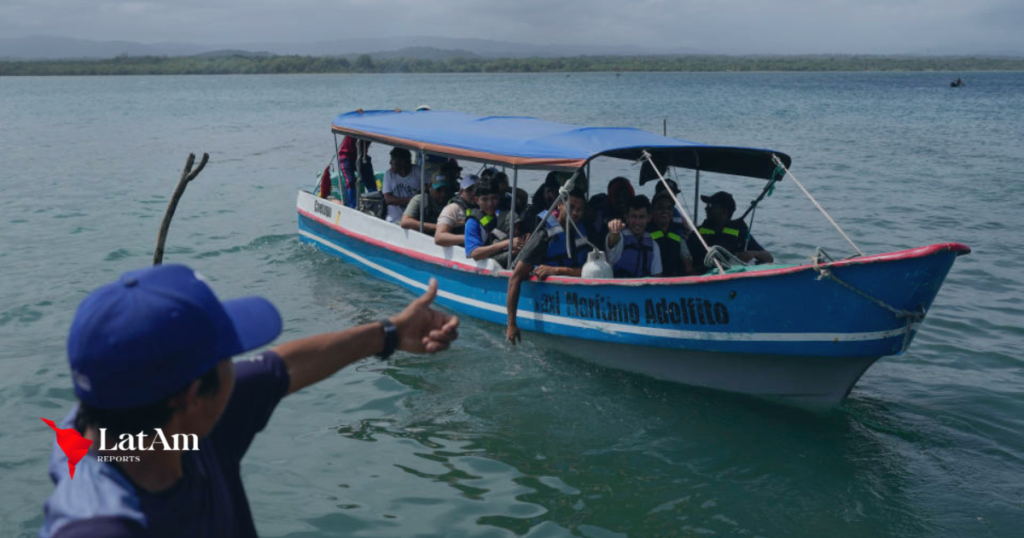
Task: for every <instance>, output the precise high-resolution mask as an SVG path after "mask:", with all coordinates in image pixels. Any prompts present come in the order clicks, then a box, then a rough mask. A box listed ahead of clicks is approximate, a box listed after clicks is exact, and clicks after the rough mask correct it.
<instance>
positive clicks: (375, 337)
mask: <svg viewBox="0 0 1024 538" xmlns="http://www.w3.org/2000/svg"><path fill="white" fill-rule="evenodd" d="M436 294H437V282H436V281H434V280H432V281H431V283H430V286H429V287H428V289H427V292H426V293H425V294H424V295H423V296H421V297H420V298H418V299H416V300H414V301H412V303H410V304H409V306H408V307H406V309H405V310H403V311H402V312H401V313H399V314H398V315H396V316H393V317H391V318H388V319H385V320H381V321H379V322H376V323H370V324H366V325H361V326H358V327H354V328H351V329H347V330H343V331H338V332H333V333H327V334H320V335H316V336H310V337H306V338H301V339H298V340H293V341H291V342H286V343H283V344H280V345H278V346H275V347H273V348H271V349H267V350H265V351H262V352H258V353H255V354H252V355H250V356H249V357H248V358H247V360H244V361H240V362H238V363H233V362H232V357H236V356H238V355H241V354H244V353H247V352H251V351H253V350H255V349H257V348H260V347H262V346H265V345H267V344H269V343H270V342H272V341H273V340H274V339H276V338H277V337H278V335H280V333H281V316H280V315H279V314H278V312H277V309H276V308H274V306H273V305H272V304H271V303H270V302H269V301H267V300H266V299H263V298H260V297H245V298H241V299H233V300H227V301H221V300H219V299H218V298H217V297H216V296H215V295H214V293H213V291H212V290H211V289H210V287H209V286H208V285H207V283H206V281H205V280H204V279H203V277H202V276H200V275H199V274H198V273H196V272H195V271H193V270H192V269H189V268H188V267H185V266H183V265H161V266H157V267H153V268H148V269H143V270H139V271H133V272H129V273H125V274H124V275H122V276H121V278H120V279H118V280H117V281H116V282H113V283H110V284H107V285H105V286H102V287H100V288H99V289H97V290H95V291H93V292H92V293H90V294H89V296H88V297H86V298H85V300H84V301H82V303H81V305H80V306H79V307H78V311H77V312H76V314H75V317H74V321H73V322H72V324H71V330H70V334H69V337H68V361H69V363H70V367H71V382H72V384H73V386H74V391H75V395H76V396H77V397H78V400H79V403H78V404H77V405H75V407H74V408H73V409H72V410H71V412H70V414H68V416H67V417H65V418H64V420H63V421H62V422H61V424H60V428H59V429H57V428H55V429H57V431H58V440H61V439H67V437H68V436H69V435H70V436H73V437H74V438H75V439H76V441H77V444H81V443H82V442H83V441H80V440H79V439H80V438H84V439H85V440H87V441H91V446H90V447H89V450H88V452H87V453H85V455H84V456H81V455H80V454H79V455H78V456H79V457H80V458H81V459H79V460H78V461H73V460H69V459H68V457H67V455H66V454H64V452H63V449H62V448H61V446H59V445H58V443H54V447H53V451H52V455H51V458H50V476H51V478H52V479H53V481H54V483H55V484H56V487H55V489H54V492H53V494H52V495H51V496H50V497H49V498H48V499H47V501H46V504H45V507H44V513H45V519H44V522H43V526H42V528H41V529H40V532H39V535H40V536H41V537H42V538H74V537H86V536H88V537H96V536H103V537H128V536H131V537H138V536H161V537H162V536H166V537H174V536H190V537H200V536H209V537H214V536H217V537H255V536H256V529H255V526H254V524H253V520H252V515H251V513H250V510H249V503H248V500H247V499H246V496H245V490H244V488H243V486H242V480H241V474H240V460H241V459H242V457H243V456H244V455H245V453H246V451H247V450H248V448H249V445H250V443H251V442H252V440H253V437H254V436H255V435H256V433H258V432H259V431H261V430H262V429H263V428H264V427H265V426H266V424H267V421H268V420H269V419H270V415H271V414H272V413H273V411H274V408H275V407H276V406H277V403H278V402H279V401H280V400H281V398H283V397H284V396H286V395H288V394H291V393H293V392H296V391H298V390H300V389H302V388H303V387H306V386H309V385H312V384H313V383H316V382H318V381H320V380H323V379H325V378H327V377H329V376H331V375H333V374H334V373H335V372H337V371H338V370H341V369H342V368H344V367H345V366H348V365H349V364H352V363H353V362H355V361H357V360H359V359H361V358H363V357H366V356H369V355H373V354H375V353H376V354H378V355H379V356H380V357H381V358H387V357H388V356H390V355H391V353H393V352H394V351H395V350H396V349H400V350H403V351H409V352H417V353H423V352H428V353H433V352H437V351H441V350H443V349H446V348H447V347H448V346H449V344H450V343H451V342H452V341H454V340H455V339H456V338H457V337H458V332H457V328H458V323H459V321H458V318H456V317H453V316H448V315H445V314H442V313H440V312H437V311H434V310H432V309H431V308H430V303H431V302H432V301H433V299H434V297H435V295H436ZM69 467H70V469H69Z"/></svg>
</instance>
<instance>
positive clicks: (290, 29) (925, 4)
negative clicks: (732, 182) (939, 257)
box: [0, 0, 1024, 54]
mask: <svg viewBox="0 0 1024 538" xmlns="http://www.w3.org/2000/svg"><path fill="white" fill-rule="evenodd" d="M39 34H43V35H55V36H63V37H71V38H80V39H95V40H128V41H139V42H143V43H157V42H189V43H204V44H205V43H209V44H231V43H240V42H311V41H327V40H334V39H344V38H365V37H392V36H445V37H459V38H482V39H493V40H500V41H514V42H527V43H535V44H547V43H561V44H573V43H575V44H587V45H594V44H602V45H634V46H642V47H665V48H672V49H680V48H688V49H696V50H702V51H708V52H723V53H787V54H789V53H882V54H884V53H912V54H913V53H934V54H951V53H958V52H961V53H975V52H995V53H999V52H1014V53H1024V0H764V1H758V0H134V1H117V0H0V37H22V36H27V35H39Z"/></svg>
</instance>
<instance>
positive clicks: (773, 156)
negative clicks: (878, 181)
mask: <svg viewBox="0 0 1024 538" xmlns="http://www.w3.org/2000/svg"><path fill="white" fill-rule="evenodd" d="M772 160H773V161H775V166H778V167H780V168H782V170H783V171H785V172H786V175H787V176H789V179H792V180H793V183H796V186H797V187H800V190H801V191H803V192H804V194H805V195H807V198H809V199H810V200H811V202H812V203H814V206H815V207H817V208H818V211H821V214H822V215H825V218H826V219H828V221H829V222H831V223H832V226H835V227H836V230H839V234H840V235H842V236H843V238H845V239H846V242H847V243H850V246H851V247H853V250H856V251H857V254H860V255H861V256H863V255H864V253H863V252H862V251H861V250H860V249H859V248H857V245H855V244H854V243H853V241H852V240H851V239H850V236H848V235H846V232H844V231H843V229H842V228H840V227H839V225H838V224H836V221H835V220H833V219H832V217H831V216H830V215H829V214H828V213H827V212H826V211H825V208H824V207H821V204H819V203H818V201H817V200H815V199H814V197H813V196H811V193H809V192H807V189H805V188H804V186H803V185H802V184H800V182H799V181H797V179H796V176H794V175H793V173H792V172H790V171H789V169H788V168H786V165H784V164H782V159H779V156H778V155H772Z"/></svg>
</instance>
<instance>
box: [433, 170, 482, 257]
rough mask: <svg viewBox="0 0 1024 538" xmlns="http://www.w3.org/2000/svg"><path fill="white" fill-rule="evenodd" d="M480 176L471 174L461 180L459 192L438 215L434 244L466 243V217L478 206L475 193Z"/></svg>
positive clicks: (452, 245)
mask: <svg viewBox="0 0 1024 538" xmlns="http://www.w3.org/2000/svg"><path fill="white" fill-rule="evenodd" d="M477 180H478V178H477V177H476V176H475V175H473V174H469V175H467V176H466V177H464V178H462V181H460V182H459V186H460V187H461V188H460V189H459V194H457V195H456V196H455V197H454V198H452V200H451V202H449V203H448V205H447V206H445V208H444V209H442V210H441V216H439V217H437V232H435V233H434V244H435V245H439V246H442V247H454V246H460V247H461V246H463V245H465V244H466V243H465V227H466V217H468V216H469V212H470V210H472V209H473V208H475V207H476V200H475V198H474V193H475V191H476V182H477Z"/></svg>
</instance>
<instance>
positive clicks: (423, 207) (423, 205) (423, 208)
mask: <svg viewBox="0 0 1024 538" xmlns="http://www.w3.org/2000/svg"><path fill="white" fill-rule="evenodd" d="M426 164H427V153H426V152H425V151H423V150H422V149H421V150H420V165H419V166H420V233H423V221H424V220H425V219H426V218H427V200H426V199H425V196H424V195H423V193H424V192H426V191H424V190H423V189H424V187H425V186H426V185H425V184H426V181H427V178H426V177H424V175H425V174H426V172H427V167H426ZM399 226H401V224H399Z"/></svg>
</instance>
